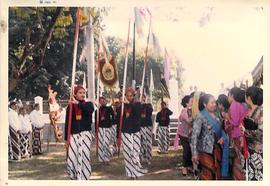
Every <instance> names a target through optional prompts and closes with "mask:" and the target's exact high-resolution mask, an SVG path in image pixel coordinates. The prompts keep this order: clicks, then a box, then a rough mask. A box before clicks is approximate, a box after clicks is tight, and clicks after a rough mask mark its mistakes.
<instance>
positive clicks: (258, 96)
mask: <svg viewBox="0 0 270 186" xmlns="http://www.w3.org/2000/svg"><path fill="white" fill-rule="evenodd" d="M246 103H247V104H248V105H249V107H250V110H249V112H248V116H247V117H245V119H244V128H245V137H246V141H247V145H248V154H249V156H248V180H263V145H262V144H263V142H262V140H263V107H262V104H263V90H262V89H261V88H258V87H255V86H252V87H249V88H248V89H247V91H246Z"/></svg>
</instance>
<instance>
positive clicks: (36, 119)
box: [30, 103, 44, 155]
mask: <svg viewBox="0 0 270 186" xmlns="http://www.w3.org/2000/svg"><path fill="white" fill-rule="evenodd" d="M39 109H40V107H39V104H38V103H36V104H35V105H34V110H33V111H32V112H31V113H30V120H31V122H32V125H33V146H32V154H33V155H38V154H42V148H41V132H42V129H43V127H44V122H43V120H42V114H41V113H40V111H39Z"/></svg>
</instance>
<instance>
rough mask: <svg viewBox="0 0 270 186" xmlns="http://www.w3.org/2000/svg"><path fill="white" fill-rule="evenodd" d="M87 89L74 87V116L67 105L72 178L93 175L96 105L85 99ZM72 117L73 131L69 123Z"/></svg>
mask: <svg viewBox="0 0 270 186" xmlns="http://www.w3.org/2000/svg"><path fill="white" fill-rule="evenodd" d="M85 93H86V91H85V89H84V87H83V86H81V85H77V86H76V87H75V88H74V95H73V96H74V97H72V117H71V118H69V109H70V107H69V106H68V107H67V113H66V121H65V140H67V139H68V135H70V143H69V146H68V151H67V152H68V154H67V172H68V175H69V177H70V179H72V180H88V179H90V176H91V171H92V170H91V159H90V149H91V148H90V147H91V142H92V133H91V124H92V114H93V112H94V105H93V103H92V102H86V101H85ZM69 119H71V131H70V132H71V133H70V134H68V124H69Z"/></svg>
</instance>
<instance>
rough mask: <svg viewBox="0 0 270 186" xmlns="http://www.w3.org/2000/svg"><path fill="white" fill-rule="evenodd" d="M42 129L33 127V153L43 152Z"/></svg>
mask: <svg viewBox="0 0 270 186" xmlns="http://www.w3.org/2000/svg"><path fill="white" fill-rule="evenodd" d="M41 131H42V129H41V128H36V127H33V146H32V151H33V155H36V154H40V153H42V148H41Z"/></svg>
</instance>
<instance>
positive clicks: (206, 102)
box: [190, 94, 229, 180]
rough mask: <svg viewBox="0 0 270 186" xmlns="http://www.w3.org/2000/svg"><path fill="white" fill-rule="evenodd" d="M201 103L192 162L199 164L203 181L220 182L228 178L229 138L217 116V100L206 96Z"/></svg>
mask: <svg viewBox="0 0 270 186" xmlns="http://www.w3.org/2000/svg"><path fill="white" fill-rule="evenodd" d="M200 103H201V105H200V106H199V108H200V112H199V113H198V115H197V116H196V119H195V121H194V123H193V130H192V135H191V142H190V147H191V152H192V161H193V162H194V163H199V178H200V179H201V180H219V179H221V178H222V177H227V176H228V147H229V144H228V136H227V135H226V133H225V132H224V130H223V129H222V125H221V123H220V121H219V119H218V117H217V116H216V114H215V111H216V101H215V98H214V97H213V96H212V95H210V94H205V95H204V96H203V97H201V101H200Z"/></svg>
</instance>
